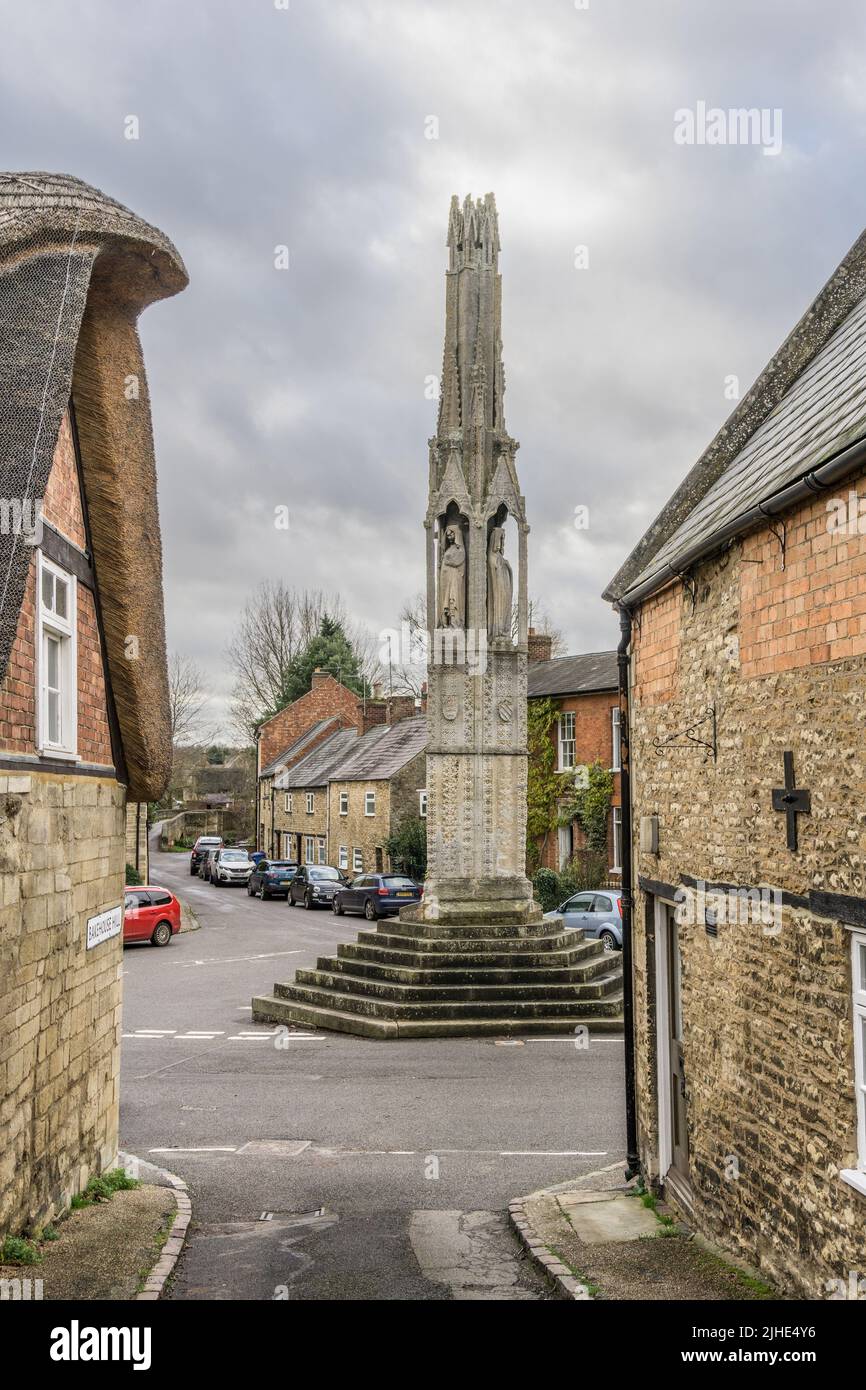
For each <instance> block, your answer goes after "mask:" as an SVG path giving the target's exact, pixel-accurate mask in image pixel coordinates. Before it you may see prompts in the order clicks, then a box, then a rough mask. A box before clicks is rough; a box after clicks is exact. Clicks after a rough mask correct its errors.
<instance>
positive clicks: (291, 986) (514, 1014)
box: [253, 919, 622, 1039]
mask: <svg viewBox="0 0 866 1390" xmlns="http://www.w3.org/2000/svg"><path fill="white" fill-rule="evenodd" d="M422 925H423V930H422V929H421V928H420V927H419V924H417V923H414V922H411V921H405V920H403V919H401V920H400V921H398V922H389V923H387V924H386V923H380V924H379V926H378V929H377V930H375V931H361V932H359V933H358V939H357V941H355V942H352V943H346V944H344V945H341V946H338V948H337V954H336V956H322V957H321V958H320V959H319V960H318V961H317V963H316V968H315V969H314V970H307V969H304V970H299V971H298V972H297V974H296V976H295V978H294V980H293V981H291V982H287V983H285V984H282V983H278V984H275V985H274V989H273V993H272V994H269V995H259V996H257V997H256V998H255V999H253V1019H254V1020H255V1021H256V1022H271V1023H284V1024H301V1025H303V1026H305V1027H314V1028H327V1029H331V1030H332V1031H336V1032H344V1033H358V1034H361V1035H362V1036H365V1037H371V1038H381V1039H395V1038H412V1037H416V1038H422V1037H491V1036H494V1037H502V1036H508V1035H509V1034H513V1033H525V1034H533V1033H538V1034H544V1033H548V1034H549V1033H560V1034H561V1033H568V1032H570V1031H571V1030H572V1029H573V1028H574V1027H575V1026H576V1025H578V1024H585V1025H587V1026H588V1027H589V1028H591V1029H601V1030H604V1031H612V1030H614V1029H619V1028H621V1027H622V964H621V960H620V958H619V956H618V955H617V954H609V953H607V952H605V950H604V948H603V946H602V945H601V942H599V941H586V940H585V939H584V937H583V933H582V932H579V931H563V930H562V929H561V927H560V926H559V924H558V923H550V922H546V923H543V924H535V925H533V926H532V927H531V928H525V927H524V928H519V927H517V926H515V925H514V924H512V923H502V922H500V921H498V920H495V921H494V922H493V923H485V924H483V925H481V924H479V923H478V922H477V921H476V922H475V923H474V924H473V923H469V924H466V925H463V924H461V925H460V926H459V927H457V928H454V927H451V926H449V927H447V928H442V927H438V926H436V924H433V929H432V930H430V929H429V928H428V924H426V923H425V924H422ZM469 927H473V928H474V930H472V931H471V932H470V931H468V928H469Z"/></svg>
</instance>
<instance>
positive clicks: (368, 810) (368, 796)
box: [364, 792, 376, 816]
mask: <svg viewBox="0 0 866 1390" xmlns="http://www.w3.org/2000/svg"><path fill="white" fill-rule="evenodd" d="M375 814H376V793H375V792H364V815H365V816H375Z"/></svg>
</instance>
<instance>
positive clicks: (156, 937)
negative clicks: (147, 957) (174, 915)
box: [150, 922, 171, 946]
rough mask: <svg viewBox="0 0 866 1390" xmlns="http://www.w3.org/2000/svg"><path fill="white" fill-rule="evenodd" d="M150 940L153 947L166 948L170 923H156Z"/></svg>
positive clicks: (169, 936) (169, 933)
mask: <svg viewBox="0 0 866 1390" xmlns="http://www.w3.org/2000/svg"><path fill="white" fill-rule="evenodd" d="M150 939H151V941H152V942H153V944H154V946H167V945H168V943H169V942H170V941H171V922H157V924H156V926H155V927H154V929H153V936H152V937H151V938H150Z"/></svg>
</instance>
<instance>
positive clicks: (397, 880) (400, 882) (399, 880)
mask: <svg viewBox="0 0 866 1390" xmlns="http://www.w3.org/2000/svg"><path fill="white" fill-rule="evenodd" d="M382 882H383V883H384V884H385V885H386V887H388V888H414V887H415V880H414V879H411V878H404V877H403V876H402V875H401V874H385V877H384V878H383V879H382Z"/></svg>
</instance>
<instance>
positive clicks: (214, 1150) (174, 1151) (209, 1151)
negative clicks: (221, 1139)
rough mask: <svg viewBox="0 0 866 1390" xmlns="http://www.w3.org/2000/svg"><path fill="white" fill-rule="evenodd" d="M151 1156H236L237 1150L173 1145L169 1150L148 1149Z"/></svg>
mask: <svg viewBox="0 0 866 1390" xmlns="http://www.w3.org/2000/svg"><path fill="white" fill-rule="evenodd" d="M147 1152H148V1153H149V1154H234V1153H237V1149H228V1148H209V1149H182V1148H178V1147H177V1146H176V1145H172V1146H171V1147H170V1148H167V1149H148V1151H147Z"/></svg>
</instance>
